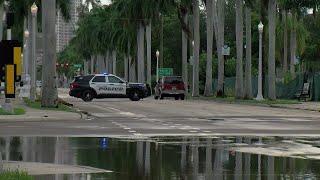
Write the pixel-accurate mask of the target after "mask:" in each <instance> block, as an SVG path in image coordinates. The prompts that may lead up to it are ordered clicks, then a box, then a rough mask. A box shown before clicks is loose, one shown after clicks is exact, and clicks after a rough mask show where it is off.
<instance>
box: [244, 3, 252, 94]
mask: <svg viewBox="0 0 320 180" xmlns="http://www.w3.org/2000/svg"><path fill="white" fill-rule="evenodd" d="M251 7H252V1H249V0H247V1H246V6H245V19H246V20H245V22H246V23H245V24H246V66H245V67H246V68H245V81H244V82H245V84H244V97H245V98H246V99H251V98H252V82H251V79H252V74H251V68H252V63H251V47H252V46H251V36H252V35H251Z"/></svg>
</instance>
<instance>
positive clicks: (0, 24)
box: [0, 3, 4, 41]
mask: <svg viewBox="0 0 320 180" xmlns="http://www.w3.org/2000/svg"><path fill="white" fill-rule="evenodd" d="M3 15H4V7H3V3H2V4H1V5H0V41H1V40H2V38H3V19H2V17H3Z"/></svg>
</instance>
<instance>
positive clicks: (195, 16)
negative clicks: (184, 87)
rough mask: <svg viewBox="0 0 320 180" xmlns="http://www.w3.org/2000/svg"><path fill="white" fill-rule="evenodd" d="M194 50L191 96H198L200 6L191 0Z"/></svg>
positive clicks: (194, 0)
mask: <svg viewBox="0 0 320 180" xmlns="http://www.w3.org/2000/svg"><path fill="white" fill-rule="evenodd" d="M193 19H194V20H193V21H194V22H193V23H194V27H193V28H194V50H193V52H194V53H193V58H194V60H193V90H192V96H193V97H198V96H199V54H200V52H199V51H200V7H199V1H198V0H193Z"/></svg>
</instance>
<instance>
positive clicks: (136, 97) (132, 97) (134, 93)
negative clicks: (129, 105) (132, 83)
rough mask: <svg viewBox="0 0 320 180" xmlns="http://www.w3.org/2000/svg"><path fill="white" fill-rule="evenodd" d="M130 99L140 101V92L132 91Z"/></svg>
mask: <svg viewBox="0 0 320 180" xmlns="http://www.w3.org/2000/svg"><path fill="white" fill-rule="evenodd" d="M130 100H131V101H139V100H140V97H139V93H138V92H137V91H134V92H132V94H131V95H130Z"/></svg>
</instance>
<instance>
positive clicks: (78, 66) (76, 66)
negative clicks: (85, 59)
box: [73, 64, 82, 68]
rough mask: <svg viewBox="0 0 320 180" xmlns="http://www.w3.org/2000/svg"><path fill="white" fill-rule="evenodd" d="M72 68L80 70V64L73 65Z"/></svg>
mask: <svg viewBox="0 0 320 180" xmlns="http://www.w3.org/2000/svg"><path fill="white" fill-rule="evenodd" d="M73 67H75V68H82V64H74V65H73Z"/></svg>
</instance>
